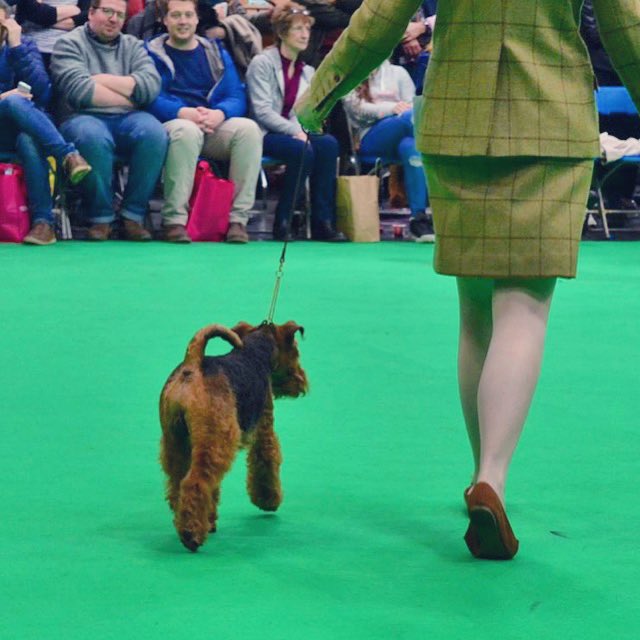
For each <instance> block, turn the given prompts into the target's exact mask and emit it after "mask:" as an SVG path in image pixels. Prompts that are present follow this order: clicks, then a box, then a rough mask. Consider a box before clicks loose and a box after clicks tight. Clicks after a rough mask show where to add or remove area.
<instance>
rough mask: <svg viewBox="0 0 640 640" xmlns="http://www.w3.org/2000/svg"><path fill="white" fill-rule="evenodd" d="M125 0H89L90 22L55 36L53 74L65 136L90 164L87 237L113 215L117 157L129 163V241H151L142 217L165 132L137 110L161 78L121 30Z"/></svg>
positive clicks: (106, 230) (106, 227)
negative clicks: (114, 172)
mask: <svg viewBox="0 0 640 640" xmlns="http://www.w3.org/2000/svg"><path fill="white" fill-rule="evenodd" d="M126 11H127V3H126V0H92V1H91V8H90V9H89V18H88V21H87V23H86V24H85V25H84V26H82V27H78V28H77V29H74V30H73V31H71V32H70V33H68V34H65V35H64V36H62V37H60V38H59V39H58V41H57V43H56V45H55V47H54V50H53V55H52V58H51V73H52V75H53V80H54V84H55V89H56V92H57V94H58V96H59V99H60V101H61V103H62V104H61V105H60V106H61V108H62V114H63V116H65V115H66V116H67V119H66V120H65V121H64V122H63V123H62V125H61V126H60V131H61V133H62V135H63V136H64V137H65V138H66V139H67V140H69V141H71V142H73V143H75V145H76V147H77V148H78V149H79V150H80V152H81V153H82V155H83V156H84V157H85V158H86V159H87V161H88V162H89V163H90V164H91V165H92V167H93V172H92V173H91V175H90V176H89V177H88V179H86V180H85V181H84V182H83V185H82V187H83V196H84V206H85V210H86V213H87V217H88V218H89V220H90V221H91V227H90V228H89V232H88V237H89V238H90V239H91V240H107V239H108V238H109V236H110V233H111V224H112V222H113V220H114V212H113V204H112V203H113V192H112V186H111V185H112V175H113V164H114V160H115V159H116V156H117V157H118V158H122V159H123V160H124V161H125V162H126V163H127V164H128V166H129V179H128V181H127V186H126V189H125V192H124V198H123V202H122V209H121V214H122V218H123V220H124V232H125V236H126V237H127V239H129V240H138V241H140V240H150V239H151V235H150V234H149V232H148V231H147V230H146V229H145V228H144V226H143V221H144V216H145V214H146V210H147V203H148V202H149V198H150V197H151V195H152V193H153V190H154V188H155V185H156V182H157V181H158V178H159V177H160V172H161V171H162V166H163V164H164V159H165V155H166V152H167V134H166V133H165V131H164V129H163V127H162V125H161V124H160V122H158V120H157V119H156V118H155V117H154V116H152V115H151V114H149V113H147V112H145V111H142V110H141V109H143V108H145V107H146V106H147V105H148V104H149V103H150V102H152V101H153V100H154V99H155V98H156V96H157V95H158V93H159V91H160V76H159V75H158V72H157V71H156V68H155V65H154V64H153V62H152V61H151V58H150V57H149V54H148V53H147V52H146V51H145V49H144V46H143V44H142V42H140V41H139V40H137V39H136V38H135V37H133V36H129V35H123V34H122V33H121V31H122V25H123V24H124V20H125V17H126Z"/></svg>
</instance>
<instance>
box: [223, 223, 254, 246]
mask: <svg viewBox="0 0 640 640" xmlns="http://www.w3.org/2000/svg"><path fill="white" fill-rule="evenodd" d="M227 242H231V243H232V244H246V243H247V242H249V235H248V234H247V229H246V227H245V226H244V225H243V224H241V223H240V222H232V223H231V224H230V225H229V231H227Z"/></svg>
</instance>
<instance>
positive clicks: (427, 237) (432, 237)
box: [413, 233, 436, 244]
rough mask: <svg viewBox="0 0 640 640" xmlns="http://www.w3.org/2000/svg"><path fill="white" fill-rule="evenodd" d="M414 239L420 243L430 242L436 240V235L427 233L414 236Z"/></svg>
mask: <svg viewBox="0 0 640 640" xmlns="http://www.w3.org/2000/svg"><path fill="white" fill-rule="evenodd" d="M413 239H414V241H415V242H417V243H418V244H425V243H429V242H435V241H436V236H435V234H434V233H425V234H424V235H421V236H413Z"/></svg>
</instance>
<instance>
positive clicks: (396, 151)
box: [344, 61, 434, 242]
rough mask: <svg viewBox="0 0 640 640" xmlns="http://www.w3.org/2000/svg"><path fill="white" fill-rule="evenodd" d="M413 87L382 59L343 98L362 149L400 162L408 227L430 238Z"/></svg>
mask: <svg viewBox="0 0 640 640" xmlns="http://www.w3.org/2000/svg"><path fill="white" fill-rule="evenodd" d="M415 92H416V90H415V86H414V84H413V82H412V80H411V78H410V77H409V74H408V73H407V71H406V70H405V69H403V68H402V67H400V66H398V65H394V64H391V63H390V62H389V61H385V62H383V63H382V65H381V66H380V67H379V68H378V69H376V71H374V72H373V73H372V74H371V75H370V76H369V78H368V79H367V80H365V81H364V82H363V83H362V84H361V85H360V86H359V87H357V88H356V89H354V90H353V91H352V92H351V93H349V94H348V95H347V96H346V97H345V98H344V106H345V111H346V112H347V117H348V118H349V121H350V122H351V125H352V128H353V129H354V132H355V137H356V140H357V141H359V145H360V146H359V151H360V153H361V154H363V155H367V156H381V157H385V158H392V159H395V158H397V159H398V160H399V161H400V162H401V164H402V168H403V172H404V185H405V189H406V192H407V199H408V201H409V208H410V209H411V220H410V222H409V229H410V230H411V233H412V235H413V236H414V237H415V238H416V240H417V241H419V242H430V241H431V242H432V241H433V239H434V238H433V226H432V222H431V219H430V218H429V217H428V216H427V214H426V207H427V205H428V195H427V182H426V180H425V177H424V169H423V167H422V157H421V155H420V153H419V152H418V151H417V149H416V141H415V136H414V132H413V104H412V103H413V98H414V97H415Z"/></svg>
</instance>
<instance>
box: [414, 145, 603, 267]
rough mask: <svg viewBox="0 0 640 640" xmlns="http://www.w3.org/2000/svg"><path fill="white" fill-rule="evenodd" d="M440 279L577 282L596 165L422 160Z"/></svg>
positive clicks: (521, 159)
mask: <svg viewBox="0 0 640 640" xmlns="http://www.w3.org/2000/svg"><path fill="white" fill-rule="evenodd" d="M423 161H424V165H425V169H426V172H427V180H428V184H429V199H430V201H431V208H432V210H433V220H434V227H435V232H436V247H435V254H434V267H435V270H436V271H437V272H438V273H442V274H447V275H455V276H477V277H486V278H547V277H556V276H558V277H565V278H573V277H575V275H576V266H577V261H578V246H579V242H580V236H581V233H582V224H583V221H584V216H585V209H586V202H587V197H588V195H589V186H590V184H591V174H592V170H593V160H583V159H581V158H535V157H490V156H489V157H487V156H482V157H481V156H470V157H452V156H434V155H423Z"/></svg>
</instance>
